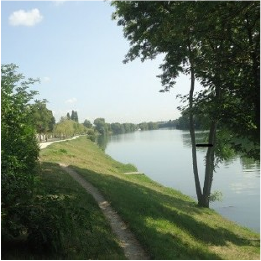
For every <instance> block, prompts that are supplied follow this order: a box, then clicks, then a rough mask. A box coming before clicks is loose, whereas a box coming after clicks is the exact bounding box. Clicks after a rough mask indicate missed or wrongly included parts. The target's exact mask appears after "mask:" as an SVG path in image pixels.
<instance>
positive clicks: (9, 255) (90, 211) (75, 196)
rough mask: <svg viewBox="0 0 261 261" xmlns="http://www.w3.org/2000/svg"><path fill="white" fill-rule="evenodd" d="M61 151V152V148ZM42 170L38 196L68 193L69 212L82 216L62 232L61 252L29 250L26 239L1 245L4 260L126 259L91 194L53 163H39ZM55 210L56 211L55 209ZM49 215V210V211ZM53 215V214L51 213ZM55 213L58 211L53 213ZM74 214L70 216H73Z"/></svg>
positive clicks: (65, 194) (64, 194)
mask: <svg viewBox="0 0 261 261" xmlns="http://www.w3.org/2000/svg"><path fill="white" fill-rule="evenodd" d="M62 153H64V151H62ZM41 165H42V173H41V175H40V176H39V178H38V185H37V195H38V196H40V195H41V196H43V197H46V196H53V197H55V196H59V197H61V198H62V197H63V196H67V198H69V199H68V200H67V201H66V204H68V207H70V208H73V209H72V210H70V211H72V212H75V213H77V212H79V211H81V215H82V217H81V219H79V218H75V220H74V221H73V231H67V233H65V234H64V235H63V240H62V242H63V245H62V249H63V251H62V252H60V253H53V254H52V253H50V252H49V251H44V252H43V251H35V250H32V249H31V248H30V247H29V246H28V244H27V243H26V241H20V242H19V241H17V242H12V244H9V245H8V246H5V248H2V258H4V259H72V260H76V259H77V260H78V259H84V260H86V259H115V260H118V259H125V256H124V253H123V250H122V248H121V247H120V246H119V242H118V239H117V238H116V237H115V236H114V235H113V234H112V233H111V228H110V226H109V224H108V222H107V220H106V219H105V217H104V216H103V214H102V213H101V211H100V209H99V207H98V205H97V203H96V202H95V200H94V199H93V198H92V196H91V195H89V194H88V193H86V191H85V189H83V188H82V186H80V185H79V184H78V183H77V182H76V181H75V180H74V179H73V178H71V177H70V176H69V175H68V174H67V173H66V172H64V171H63V170H62V169H61V168H60V166H59V165H58V164H56V163H49V162H42V164H41ZM54 213H55V212H54ZM50 214H51V213H50ZM52 214H53V213H52ZM55 214H56V215H57V213H55ZM74 216H75V215H72V217H74Z"/></svg>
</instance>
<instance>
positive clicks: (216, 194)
mask: <svg viewBox="0 0 261 261" xmlns="http://www.w3.org/2000/svg"><path fill="white" fill-rule="evenodd" d="M222 198H223V194H222V192H221V191H213V192H212V193H211V194H210V196H209V201H210V202H214V201H222Z"/></svg>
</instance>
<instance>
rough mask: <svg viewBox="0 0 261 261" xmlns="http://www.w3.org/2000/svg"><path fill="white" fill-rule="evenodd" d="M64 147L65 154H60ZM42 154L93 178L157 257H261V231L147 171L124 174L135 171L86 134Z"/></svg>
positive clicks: (143, 243) (45, 159)
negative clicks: (156, 179) (244, 225)
mask: <svg viewBox="0 0 261 261" xmlns="http://www.w3.org/2000/svg"><path fill="white" fill-rule="evenodd" d="M61 149H64V150H66V153H55V151H61ZM41 154H42V155H41V159H42V160H44V161H53V162H64V163H66V164H69V165H71V167H72V168H74V169H75V170H76V171H77V172H78V173H79V174H81V175H82V176H83V177H84V178H85V179H86V180H88V181H90V182H92V183H93V184H94V185H95V186H96V187H97V188H98V189H99V190H100V191H101V192H102V193H103V195H104V196H105V198H106V199H107V200H109V201H110V202H111V204H112V206H113V207H114V208H115V209H116V210H117V212H118V213H119V214H120V215H121V216H122V218H123V219H124V220H125V222H126V223H127V224H128V226H129V227H130V229H131V230H132V231H133V232H134V233H135V234H136V236H137V238H138V240H139V241H140V242H141V244H142V245H143V247H144V248H145V250H147V252H148V253H149V254H150V256H151V258H152V259H259V251H260V248H259V234H257V233H254V232H252V231H250V230H248V229H246V228H242V227H240V226H239V225H237V224H235V223H233V222H231V221H229V220H226V219H225V218H223V217H222V216H221V215H219V214H217V213H216V212H215V211H214V210H211V209H204V208H198V207H197V206H196V202H194V200H192V199H191V198H190V197H188V196H185V195H183V194H182V193H180V192H178V191H175V190H173V189H170V188H166V187H164V186H162V185H160V184H158V183H156V182H154V181H152V180H151V179H149V178H148V177H146V176H145V175H124V174H123V173H124V172H127V171H135V170H136V169H135V168H134V167H133V166H130V165H129V166H126V165H124V164H121V163H119V162H116V161H115V160H113V159H112V158H111V157H109V156H107V155H105V154H104V153H103V151H102V150H101V149H99V148H98V147H97V146H96V145H95V144H93V143H91V142H90V141H88V140H87V139H86V138H84V137H82V138H79V139H77V140H74V141H70V142H66V143H57V144H54V145H52V146H50V147H49V148H47V149H45V150H43V151H42V152H41ZM58 154H59V155H58Z"/></svg>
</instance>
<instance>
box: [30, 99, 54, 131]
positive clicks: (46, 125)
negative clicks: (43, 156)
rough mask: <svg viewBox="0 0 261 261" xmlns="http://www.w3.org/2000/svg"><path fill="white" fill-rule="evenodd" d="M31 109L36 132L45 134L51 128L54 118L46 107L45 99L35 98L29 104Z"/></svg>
mask: <svg viewBox="0 0 261 261" xmlns="http://www.w3.org/2000/svg"><path fill="white" fill-rule="evenodd" d="M31 111H32V118H33V122H34V125H35V127H36V130H37V133H43V134H46V133H47V132H51V131H52V130H53V128H54V124H55V118H54V116H53V113H52V111H51V110H48V109H47V108H46V100H44V101H38V100H36V101H35V103H34V104H32V105H31Z"/></svg>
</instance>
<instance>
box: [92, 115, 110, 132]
mask: <svg viewBox="0 0 261 261" xmlns="http://www.w3.org/2000/svg"><path fill="white" fill-rule="evenodd" d="M93 123H94V125H95V129H96V130H97V131H98V132H99V133H100V134H102V135H105V134H107V132H108V128H107V125H106V123H105V119H104V118H97V119H95V120H94V122H93Z"/></svg>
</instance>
